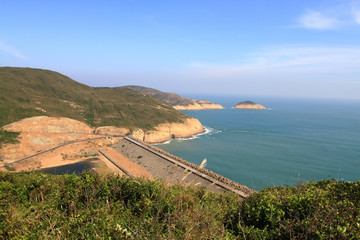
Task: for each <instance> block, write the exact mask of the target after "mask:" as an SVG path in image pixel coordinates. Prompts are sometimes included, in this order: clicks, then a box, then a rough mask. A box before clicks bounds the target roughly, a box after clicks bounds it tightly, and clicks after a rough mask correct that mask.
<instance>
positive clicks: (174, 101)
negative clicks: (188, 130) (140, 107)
mask: <svg viewBox="0 0 360 240" xmlns="http://www.w3.org/2000/svg"><path fill="white" fill-rule="evenodd" d="M124 88H129V89H133V90H135V91H138V92H142V93H146V94H149V95H151V96H154V97H156V98H158V99H160V100H161V101H163V102H166V103H167V104H170V105H171V106H176V105H181V106H189V105H192V104H194V102H198V101H196V100H194V99H190V98H184V97H181V96H179V95H177V94H175V93H166V92H161V91H159V90H156V89H153V88H148V87H142V86H124Z"/></svg>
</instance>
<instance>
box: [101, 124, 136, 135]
mask: <svg viewBox="0 0 360 240" xmlns="http://www.w3.org/2000/svg"><path fill="white" fill-rule="evenodd" d="M94 133H95V134H106V135H129V134H130V133H131V131H130V129H128V128H118V127H114V126H105V127H98V128H96V129H95V130H94Z"/></svg>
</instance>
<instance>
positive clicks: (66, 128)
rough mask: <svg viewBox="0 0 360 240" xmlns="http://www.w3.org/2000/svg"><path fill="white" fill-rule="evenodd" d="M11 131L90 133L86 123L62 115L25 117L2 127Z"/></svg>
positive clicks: (90, 130) (90, 128)
mask: <svg viewBox="0 0 360 240" xmlns="http://www.w3.org/2000/svg"><path fill="white" fill-rule="evenodd" d="M2 129H4V130H6V131H12V132H33V133H71V134H92V133H93V131H94V129H93V128H92V127H90V126H88V125H87V124H85V123H83V122H80V121H77V120H73V119H70V118H64V117H47V116H38V117H31V118H25V119H22V120H20V121H17V122H14V123H10V124H8V125H5V126H3V127H2Z"/></svg>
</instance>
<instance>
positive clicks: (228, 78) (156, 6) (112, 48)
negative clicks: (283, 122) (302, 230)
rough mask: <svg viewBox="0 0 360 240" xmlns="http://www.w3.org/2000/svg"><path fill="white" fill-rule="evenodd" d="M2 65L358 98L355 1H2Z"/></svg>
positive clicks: (187, 86) (79, 77) (176, 85)
mask: <svg viewBox="0 0 360 240" xmlns="http://www.w3.org/2000/svg"><path fill="white" fill-rule="evenodd" d="M0 8H1V14H0V66H12V67H32V68H41V69H49V70H53V71H57V72H60V73H62V74H64V75H66V76H69V77H70V78H72V79H74V80H76V81H78V82H81V83H84V84H87V85H90V86H102V87H105V86H106V87H115V86H124V85H142V86H146V87H152V88H156V89H159V90H162V91H166V92H176V93H179V94H187V95H189V94H190V95H191V94H194V95H196V94H202V95H234V96H235V95H236V96H245V95H246V96H252V95H253V96H271V97H301V98H326V99H327V98H331V99H350V100H360V0H315V1H314V0H291V1H289V0H272V1H269V0H251V1H250V0H151V1H149V0H118V1H115V0H113V1H110V0H102V1H92V0H87V1H81V0H72V1H68V0H1V1H0Z"/></svg>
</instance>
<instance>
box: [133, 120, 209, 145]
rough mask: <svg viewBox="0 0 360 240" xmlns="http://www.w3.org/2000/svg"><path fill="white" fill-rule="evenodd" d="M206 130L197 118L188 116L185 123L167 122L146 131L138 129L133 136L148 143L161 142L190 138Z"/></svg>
mask: <svg viewBox="0 0 360 240" xmlns="http://www.w3.org/2000/svg"><path fill="white" fill-rule="evenodd" d="M203 132H205V128H204V126H203V125H202V124H201V123H200V121H199V120H197V119H195V118H188V119H186V120H185V122H184V123H165V124H160V125H158V126H157V127H156V128H155V130H150V131H147V132H144V131H142V130H139V129H137V130H136V131H134V132H133V136H134V137H135V138H138V139H140V140H143V141H145V142H147V143H161V142H166V141H169V140H171V139H173V138H188V137H191V136H194V135H196V134H200V133H203Z"/></svg>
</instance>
